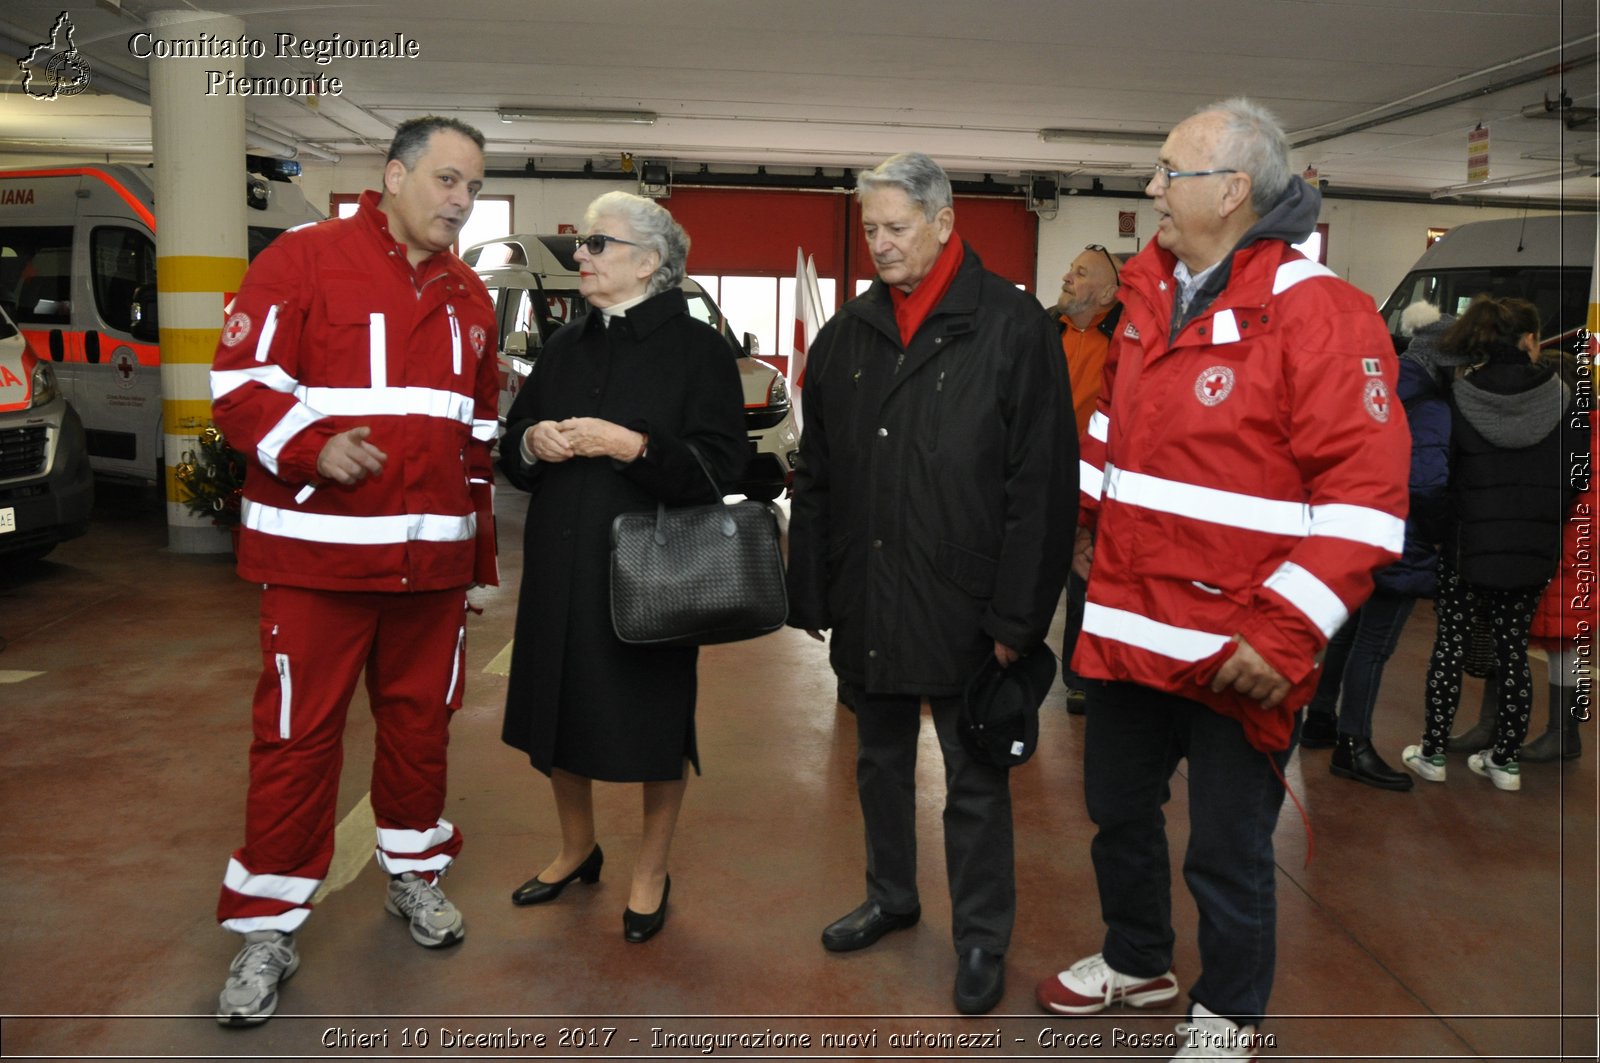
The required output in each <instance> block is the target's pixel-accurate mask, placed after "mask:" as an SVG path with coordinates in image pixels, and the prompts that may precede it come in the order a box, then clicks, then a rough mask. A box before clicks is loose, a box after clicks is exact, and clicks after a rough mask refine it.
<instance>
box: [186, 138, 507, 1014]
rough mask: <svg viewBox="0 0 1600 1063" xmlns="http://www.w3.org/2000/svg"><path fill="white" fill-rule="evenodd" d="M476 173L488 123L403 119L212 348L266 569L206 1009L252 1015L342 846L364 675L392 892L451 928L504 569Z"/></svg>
mask: <svg viewBox="0 0 1600 1063" xmlns="http://www.w3.org/2000/svg"><path fill="white" fill-rule="evenodd" d="M482 185H483V135H482V134H481V133H479V132H478V131H477V130H476V129H474V128H472V127H471V126H468V125H465V124H463V123H461V122H457V121H454V120H451V119H443V118H419V119H413V120H412V121H409V122H406V123H404V124H403V125H401V126H400V128H399V130H397V131H396V134H395V138H394V141H393V143H392V144H391V145H390V148H389V155H388V159H387V161H386V162H385V163H384V169H383V191H382V192H373V191H369V192H365V193H363V194H362V197H361V204H360V209H359V210H358V211H357V213H356V214H355V215H354V216H353V217H351V218H347V219H339V220H333V221H327V222H323V223H321V224H319V225H313V226H304V227H301V228H299V229H295V230H291V231H290V232H287V233H284V234H283V235H282V236H280V237H279V238H278V239H277V240H276V241H274V242H273V243H272V245H271V246H269V247H268V248H267V249H266V250H265V251H263V252H262V253H261V255H260V256H259V257H258V258H257V259H256V261H255V263H254V265H252V266H251V268H250V271H249V273H247V274H246V275H245V279H244V284H243V286H242V287H241V288H240V291H239V295H238V298H236V299H235V300H234V301H233V303H232V305H231V306H230V307H229V313H228V319H227V322H226V324H225V325H224V327H223V330H222V337H221V340H220V342H219V344H218V346H217V354H216V359H215V364H214V366H213V370H212V374H211V387H212V396H213V399H214V415H215V419H216V425H217V427H218V428H219V429H221V431H222V432H223V434H224V435H225V436H226V437H227V438H228V441H229V442H230V443H232V444H233V445H234V446H235V447H237V448H238V449H239V450H240V451H241V452H242V453H243V454H244V455H245V459H246V462H247V464H248V468H249V472H248V475H247V477H246V479H245V490H244V512H243V525H244V527H243V533H242V536H241V539H240V544H239V574H240V575H241V576H243V577H244V578H245V579H248V580H251V581H253V582H257V583H260V584H261V585H262V587H263V591H262V596H261V653H262V664H263V667H262V673H261V679H260V682H259V683H258V684H257V686H256V694H255V703H254V707H253V730H254V740H253V741H252V743H251V746H250V793H249V799H248V805H247V810H246V822H245V843H244V846H243V847H242V848H240V849H238V850H236V851H235V852H234V854H233V859H232V860H230V861H229V862H228V869H227V874H226V876H225V877H224V880H223V886H222V896H221V900H220V901H219V903H218V906H217V915H218V918H219V919H220V920H221V922H222V925H223V926H224V927H226V928H227V929H229V930H233V931H235V932H237V933H240V934H243V935H244V938H245V945H244V948H243V949H242V950H241V951H240V952H239V954H238V955H237V956H236V957H235V958H234V961H233V966H232V969H231V970H230V972H229V977H228V980H227V983H226V984H225V985H224V986H223V989H222V992H221V995H220V997H219V999H218V1003H217V1013H216V1014H217V1021H218V1022H221V1023H224V1024H228V1025H246V1024H251V1023H259V1022H264V1021H265V1020H266V1019H267V1018H269V1017H270V1016H271V1015H272V1013H273V1011H274V1009H275V1008H276V1007H277V1003H278V983H279V982H280V981H282V980H283V979H285V978H288V977H289V976H290V975H291V974H293V973H294V972H295V970H296V968H297V967H298V966H299V963H300V960H299V956H298V954H297V953H296V951H295V943H294V932H295V931H296V930H297V929H298V928H299V926H300V924H301V923H303V922H304V921H305V919H306V916H307V915H309V914H310V911H311V898H312V895H313V894H314V893H315V892H316V890H317V887H318V886H319V885H321V883H322V880H323V878H324V877H325V876H326V874H327V870H328V863H329V860H330V859H331V858H332V855H333V826H334V813H335V800H336V798H337V796H338V789H339V767H340V762H341V756H342V740H343V733H344V721H345V713H346V710H347V709H348V707H349V703H350V696H351V694H352V692H353V691H354V689H355V684H356V680H357V679H358V678H359V677H360V676H361V674H362V671H363V670H365V672H366V685H367V692H368V695H369V697H370V700H371V704H372V713H373V717H374V719H375V722H376V724H377V749H376V753H375V757H374V763H373V769H372V809H373V813H374V816H375V817H376V820H377V827H378V838H377V859H378V863H379V865H380V866H381V867H382V868H383V869H384V871H385V872H387V873H388V875H389V876H390V878H389V883H388V898H387V902H386V908H387V909H388V911H389V912H390V913H392V914H394V915H397V916H401V917H403V918H405V919H406V920H407V921H408V922H409V925H410V931H411V936H412V938H414V939H415V940H416V941H417V943H418V944H420V945H423V946H426V947H430V948H432V947H437V946H442V945H449V944H453V943H455V942H457V941H460V940H461V938H462V936H463V933H464V928H463V925H462V920H461V913H460V912H458V911H457V910H456V908H455V906H454V905H453V904H451V903H450V901H449V900H448V899H446V897H445V895H444V893H443V892H442V891H441V889H440V888H439V879H440V877H441V876H442V875H443V874H444V872H445V870H446V869H447V868H448V867H449V865H450V862H451V860H452V859H453V858H454V857H455V855H456V853H457V852H459V851H460V849H461V832H460V831H459V830H458V829H457V828H456V827H455V826H454V825H453V824H452V823H450V822H449V821H448V820H446V819H444V818H442V815H441V813H442V812H443V811H444V800H445V748H446V746H447V745H448V742H449V733H448V726H449V721H450V714H451V712H452V711H454V710H455V709H456V708H459V707H460V705H461V688H462V682H463V680H464V678H465V677H464V674H463V673H464V668H463V666H464V663H465V655H466V626H465V613H466V592H467V589H468V587H469V586H471V585H472V584H474V583H495V582H497V577H496V572H495V562H494V527H493V499H492V484H493V475H492V472H491V466H490V457H489V447H490V444H491V443H492V442H493V440H494V436H495V432H496V430H497V427H498V422H497V419H496V394H497V390H496V389H497V378H496V372H495V351H494V339H493V337H494V336H495V321H494V309H493V306H492V304H491V303H490V302H489V296H488V292H487V291H486V290H485V289H484V286H483V284H482V282H481V281H479V280H478V278H477V276H476V275H475V274H474V273H473V272H472V271H471V270H470V269H468V268H467V267H466V266H465V265H463V264H462V262H461V260H460V259H458V258H456V257H455V255H454V254H452V253H451V251H450V247H451V244H452V243H453V242H454V241H455V239H456V236H457V234H458V233H459V232H460V231H461V226H462V224H463V223H465V221H466V220H467V216H468V214H470V213H471V211H472V205H473V201H474V200H475V199H476V197H477V194H478V190H479V189H480V188H481V187H482Z"/></svg>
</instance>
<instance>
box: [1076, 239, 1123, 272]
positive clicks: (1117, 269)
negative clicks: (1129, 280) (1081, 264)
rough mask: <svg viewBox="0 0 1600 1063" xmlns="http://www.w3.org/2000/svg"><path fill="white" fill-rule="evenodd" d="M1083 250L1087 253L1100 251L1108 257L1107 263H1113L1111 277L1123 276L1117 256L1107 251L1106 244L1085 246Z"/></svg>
mask: <svg viewBox="0 0 1600 1063" xmlns="http://www.w3.org/2000/svg"><path fill="white" fill-rule="evenodd" d="M1083 249H1084V250H1085V251H1098V252H1100V253H1101V254H1102V255H1104V256H1106V261H1107V262H1109V263H1111V275H1112V276H1113V277H1121V276H1122V267H1121V266H1120V265H1119V264H1118V263H1117V256H1116V255H1113V254H1112V253H1111V252H1110V251H1108V250H1106V245H1105V244H1084V245H1083Z"/></svg>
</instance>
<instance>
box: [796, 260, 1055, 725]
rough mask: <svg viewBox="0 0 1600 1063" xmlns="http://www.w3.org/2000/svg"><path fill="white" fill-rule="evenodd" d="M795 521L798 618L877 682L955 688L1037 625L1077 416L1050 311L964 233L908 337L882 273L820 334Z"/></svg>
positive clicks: (879, 689)
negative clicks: (961, 246)
mask: <svg viewBox="0 0 1600 1063" xmlns="http://www.w3.org/2000/svg"><path fill="white" fill-rule="evenodd" d="M801 401H802V403H803V404H804V411H805V432H804V435H803V436H802V437H801V440H800V467H799V468H798V469H797V470H796V471H795V494H794V502H793V505H792V508H791V515H790V522H789V623H790V624H791V625H792V626H794V627H799V628H808V629H815V630H822V629H831V631H832V634H831V637H830V638H829V640H828V651H829V659H830V660H831V662H832V664H833V668H834V671H835V673H837V674H838V676H839V678H841V679H843V680H844V681H845V682H847V683H850V684H852V685H854V686H856V687H858V688H860V689H862V690H864V691H866V692H867V693H870V694H915V695H924V696H948V695H953V694H959V693H960V692H961V691H962V690H963V689H964V687H965V684H966V681H967V679H968V678H969V677H970V676H971V675H972V673H973V672H974V671H975V670H976V669H977V667H978V665H979V664H980V663H982V661H983V659H984V657H985V656H986V655H988V654H990V653H992V652H993V650H994V643H995V642H997V641H998V642H1001V643H1003V644H1005V645H1007V646H1010V647H1012V648H1013V649H1016V650H1019V651H1021V652H1027V651H1029V650H1031V649H1033V648H1034V647H1036V646H1038V645H1039V644H1040V643H1042V642H1043V641H1044V637H1045V633H1046V632H1047V631H1048V630H1049V627H1050V620H1051V618H1052V617H1053V616H1054V614H1055V610H1056V604H1057V602H1058V600H1059V599H1060V596H1061V589H1062V587H1063V586H1064V585H1065V583H1066V574H1067V567H1068V564H1069V563H1070V561H1071V554H1072V539H1073V532H1074V525H1075V523H1076V518H1077V497H1078V449H1077V422H1076V421H1075V420H1074V419H1073V416H1072V396H1071V393H1070V389H1069V385H1068V380H1067V369H1066V363H1065V359H1063V358H1062V357H1061V342H1060V339H1059V333H1058V331H1057V328H1056V324H1055V322H1054V321H1053V320H1051V318H1050V316H1049V315H1048V314H1046V313H1045V311H1044V309H1043V308H1042V307H1041V306H1040V305H1039V303H1038V301H1037V300H1035V299H1034V298H1033V297H1032V296H1030V295H1028V294H1026V293H1025V292H1021V291H1018V290H1017V289H1016V287H1015V286H1013V285H1012V284H1011V283H1010V282H1008V281H1006V280H1005V279H1004V278H1002V277H999V276H996V275H995V274H993V273H990V272H989V271H988V270H986V269H984V268H983V263H982V262H980V261H979V260H978V256H977V254H976V253H974V252H973V250H972V248H971V247H970V246H969V247H967V248H965V254H964V257H963V259H962V263H961V266H960V268H959V269H958V270H957V272H956V276H955V278H954V279H953V280H952V281H951V284H950V287H949V289H948V290H947V291H946V293H945V295H944V298H943V299H942V300H941V301H940V302H939V304H938V306H936V307H935V308H934V310H933V312H932V313H931V314H929V316H928V318H927V320H926V321H924V322H923V324H922V326H921V327H920V328H919V329H918V330H917V333H916V335H914V336H913V337H912V338H911V343H910V344H909V345H902V343H901V340H900V330H899V326H898V325H896V324H895V316H894V306H893V304H892V302H891V297H890V295H889V290H888V288H887V287H886V286H885V285H884V283H883V282H882V281H881V280H879V281H875V282H873V285H872V287H871V288H869V289H868V290H867V291H866V293H864V294H863V295H862V296H860V297H859V298H857V299H853V300H851V301H850V302H848V303H846V304H845V305H844V307H843V308H842V309H841V310H840V311H839V313H838V314H837V315H835V316H834V318H833V319H832V320H831V321H829V322H828V324H827V325H826V326H824V327H823V329H822V332H821V333H820V334H819V335H818V336H817V342H816V343H815V345H813V347H812V349H811V352H810V354H809V355H808V357H807V363H806V382H805V388H804V390H803V391H802V392H801Z"/></svg>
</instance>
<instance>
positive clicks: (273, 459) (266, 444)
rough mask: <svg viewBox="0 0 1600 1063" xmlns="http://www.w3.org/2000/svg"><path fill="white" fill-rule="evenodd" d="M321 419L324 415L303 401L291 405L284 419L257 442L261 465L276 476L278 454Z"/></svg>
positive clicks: (257, 454)
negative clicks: (290, 441)
mask: <svg viewBox="0 0 1600 1063" xmlns="http://www.w3.org/2000/svg"><path fill="white" fill-rule="evenodd" d="M320 420H322V415H321V414H320V413H318V412H317V411H316V410H313V409H312V408H311V407H309V406H307V405H306V404H305V403H303V402H297V403H295V404H294V405H293V406H291V407H289V412H288V413H286V414H284V415H283V419H282V420H280V421H279V422H278V423H277V424H275V425H273V426H272V429H271V431H269V432H268V433H267V434H266V435H264V436H262V437H261V442H260V443H258V444H256V457H257V458H260V459H261V467H262V468H263V469H266V470H267V471H268V472H270V473H271V474H272V475H274V476H276V475H278V455H279V454H281V453H283V448H284V447H285V446H287V445H288V443H289V440H291V439H293V438H294V437H295V436H297V435H299V434H300V433H301V432H303V431H305V430H306V429H307V428H309V427H311V426H312V425H314V424H316V423H317V422H318V421H320Z"/></svg>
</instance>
